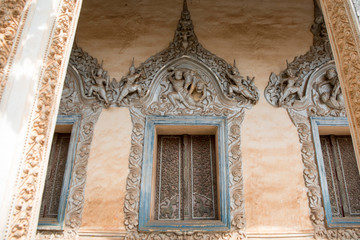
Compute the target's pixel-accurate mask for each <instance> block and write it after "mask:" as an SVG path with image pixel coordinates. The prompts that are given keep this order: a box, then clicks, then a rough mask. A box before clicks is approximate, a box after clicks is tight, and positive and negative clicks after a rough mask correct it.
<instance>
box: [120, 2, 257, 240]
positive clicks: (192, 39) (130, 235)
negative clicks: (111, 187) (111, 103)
mask: <svg viewBox="0 0 360 240" xmlns="http://www.w3.org/2000/svg"><path fill="white" fill-rule="evenodd" d="M125 78H128V79H131V80H130V83H131V84H129V85H128V86H129V87H128V89H132V90H131V91H128V90H126V87H124V88H123V90H122V91H120V92H121V93H120V96H122V97H120V98H118V101H117V104H118V105H124V106H129V107H130V113H131V118H132V122H133V131H132V138H131V144H132V147H131V150H130V152H131V153H130V158H129V170H130V171H129V175H128V179H127V184H126V197H125V208H124V211H125V226H126V229H127V236H126V238H127V239H153V238H159V239H229V238H237V239H243V238H246V235H245V233H244V230H245V208H244V194H243V178H242V162H241V152H240V134H241V123H242V121H243V119H244V114H245V108H250V107H251V106H252V105H254V104H256V102H257V101H258V99H259V93H258V90H257V88H256V87H255V85H254V81H253V79H251V78H250V77H243V76H241V75H240V73H239V70H238V69H237V68H236V66H235V64H234V65H233V66H231V65H230V64H228V63H226V62H225V61H224V60H223V59H220V58H218V57H217V56H215V55H213V54H212V53H210V52H209V51H207V50H206V49H204V48H203V47H202V46H201V44H200V43H199V42H198V40H197V37H196V35H195V33H194V29H193V25H192V21H191V18H190V13H189V11H188V9H187V5H186V1H184V7H183V11H182V13H181V18H180V20H179V23H178V27H177V30H176V32H175V37H174V40H173V42H172V43H170V46H169V47H168V48H167V49H165V50H163V51H161V52H160V53H158V54H156V55H155V56H152V57H150V58H149V59H148V60H146V61H145V62H144V63H142V64H141V65H140V66H139V67H138V68H136V69H132V70H131V69H130V72H129V74H128V76H126V77H125ZM126 81H129V80H126ZM120 83H121V81H120ZM120 86H121V85H120ZM124 86H125V85H124ZM124 89H125V90H124ZM124 92H125V94H123V93H124ZM149 115H162V116H164V115H167V116H168V115H171V116H190V115H191V116H226V117H227V122H228V142H229V153H228V155H229V172H230V196H231V230H230V231H229V232H225V233H211V232H172V233H171V232H169V233H161V232H149V233H146V232H139V231H138V230H137V226H138V221H139V219H138V214H139V199H140V180H141V167H142V159H143V156H142V153H143V142H144V131H145V119H146V116H149Z"/></svg>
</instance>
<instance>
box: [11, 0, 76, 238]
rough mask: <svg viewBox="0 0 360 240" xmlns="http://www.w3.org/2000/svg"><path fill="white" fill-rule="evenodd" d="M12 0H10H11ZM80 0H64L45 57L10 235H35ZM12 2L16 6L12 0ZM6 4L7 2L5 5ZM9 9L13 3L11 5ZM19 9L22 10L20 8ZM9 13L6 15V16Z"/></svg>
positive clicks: (12, 236) (28, 236) (27, 236)
mask: <svg viewBox="0 0 360 240" xmlns="http://www.w3.org/2000/svg"><path fill="white" fill-rule="evenodd" d="M9 3H10V2H9ZM77 3H78V2H77V1H63V2H62V5H61V6H60V7H59V9H60V11H59V13H58V16H57V19H56V25H55V28H54V35H53V38H52V40H51V41H50V45H49V52H48V55H47V57H46V58H47V59H46V60H45V63H46V64H45V66H46V68H45V69H44V76H43V78H42V79H40V82H39V88H38V89H39V90H38V93H37V95H36V101H35V103H34V110H33V112H32V120H31V127H30V130H29V132H28V136H27V140H26V145H25V149H24V159H23V162H22V168H21V170H20V172H19V178H18V181H17V190H16V193H15V194H16V195H15V196H14V201H13V203H12V205H13V207H12V208H13V209H14V210H13V212H12V214H11V216H9V219H8V226H7V231H6V232H5V234H6V235H5V236H7V238H9V239H30V238H31V236H33V235H34V231H35V229H36V224H35V223H36V222H37V220H36V219H37V218H38V215H37V214H34V213H35V212H36V211H35V210H34V209H36V207H34V206H37V205H38V203H39V202H40V200H41V199H40V198H39V196H40V195H41V194H39V190H40V183H41V179H42V177H43V175H44V174H43V172H44V171H43V170H42V168H43V166H44V164H43V162H44V161H46V160H45V156H46V152H47V151H48V149H47V146H48V142H49V128H50V124H49V122H50V119H51V118H52V117H53V115H54V114H56V113H54V112H55V111H54V108H55V105H56V104H55V103H56V99H57V95H58V89H59V88H60V86H59V85H60V84H59V82H58V76H60V75H61V73H62V72H61V69H62V67H63V63H64V60H63V59H64V57H65V53H66V51H65V46H66V45H67V44H69V41H70V39H71V34H72V33H73V32H72V28H71V26H73V22H72V21H73V19H74V15H76V13H77V11H76V10H77V7H78V5H77ZM10 4H13V6H17V4H15V3H14V2H11V3H10ZM6 6H7V4H5V7H6ZM10 9H12V8H11V6H10ZM16 11H21V9H17V10H16ZM7 16H8V15H5V19H6V17H7Z"/></svg>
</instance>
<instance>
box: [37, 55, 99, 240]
mask: <svg viewBox="0 0 360 240" xmlns="http://www.w3.org/2000/svg"><path fill="white" fill-rule="evenodd" d="M73 53H74V51H73V52H72V57H73ZM84 56H86V57H85V58H78V59H77V61H78V62H82V61H80V59H81V60H85V59H89V58H88V57H87V56H88V55H86V54H84V55H83V57H84ZM94 61H95V60H94ZM85 66H86V65H85ZM84 74H89V73H86V71H84ZM84 81H85V80H84V77H83V76H81V75H80V74H79V71H78V70H77V69H76V68H75V67H73V66H72V64H70V65H69V66H68V71H67V74H66V77H65V82H64V88H63V92H62V96H61V102H60V107H59V114H61V115H75V114H77V115H79V114H81V124H80V136H79V138H78V146H77V150H76V156H75V161H74V165H73V167H72V169H73V171H72V176H71V184H70V191H69V195H68V200H67V201H68V202H67V207H66V212H65V227H64V230H63V231H58V232H55V233H54V231H43V230H40V231H38V234H37V239H48V238H49V239H73V238H74V236H77V230H78V229H79V228H80V225H81V214H82V209H83V206H84V201H85V197H84V194H85V181H86V167H87V160H88V158H89V153H90V145H91V140H92V136H93V133H94V127H95V124H96V121H97V119H98V117H99V115H100V112H101V109H102V108H101V107H100V105H99V103H98V101H97V99H88V98H87V97H86V96H85V95H82V94H81V92H82V91H81V88H82V87H83V85H82V84H83V82H84Z"/></svg>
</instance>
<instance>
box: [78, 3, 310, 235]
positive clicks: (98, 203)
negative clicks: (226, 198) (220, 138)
mask: <svg viewBox="0 0 360 240" xmlns="http://www.w3.org/2000/svg"><path fill="white" fill-rule="evenodd" d="M188 6H189V9H190V12H191V15H192V20H193V23H194V25H195V32H196V34H197V36H198V39H199V41H200V43H202V45H203V46H204V47H205V48H207V49H208V50H210V51H211V52H213V53H215V54H216V55H218V56H219V57H222V58H224V59H225V60H226V61H228V62H232V61H233V59H236V62H237V66H238V68H239V70H240V72H241V73H242V75H249V76H255V84H256V85H257V86H258V87H259V90H260V93H261V98H260V101H259V103H258V104H257V105H256V106H255V107H254V108H253V109H251V110H248V111H247V112H246V117H245V120H244V123H243V126H242V145H241V149H242V158H243V164H244V181H245V201H246V202H245V204H246V221H247V231H248V232H249V233H301V232H311V231H312V225H311V223H310V219H309V208H308V201H307V197H306V191H305V186H304V181H303V177H302V162H301V156H300V144H299V141H298V135H297V132H296V129H295V127H294V126H293V124H292V122H291V121H290V119H289V117H288V115H287V113H286V111H285V110H284V109H276V108H273V107H272V106H270V105H269V104H268V103H267V102H266V100H265V99H264V96H263V92H264V88H265V86H266V85H267V82H268V77H269V75H270V73H271V72H272V71H273V72H275V73H279V72H280V71H281V70H283V69H285V68H286V62H285V61H286V59H288V60H289V61H292V59H293V58H294V57H295V56H297V55H300V54H304V53H306V52H307V51H308V50H309V48H310V46H311V45H312V34H311V32H310V27H311V24H312V22H313V1H312V0H302V1H299V0H233V1H230V0H222V1H218V0H208V1H201V0H189V1H188ZM181 8H182V1H180V0H176V1H168V0H138V1H130V0H108V1H98V0H85V1H84V3H83V8H82V12H81V16H80V22H79V25H78V31H77V37H76V38H77V44H78V45H79V46H80V47H82V48H83V49H84V50H85V51H87V52H89V53H90V54H91V55H92V56H94V57H96V58H98V59H99V60H104V68H105V69H106V70H108V72H109V73H110V75H111V77H115V78H116V79H118V80H119V79H120V78H121V77H122V76H124V75H125V74H126V73H127V71H128V68H129V66H130V64H131V60H132V57H135V64H136V65H139V64H140V63H141V62H143V61H145V60H146V59H147V58H148V57H150V56H152V55H154V54H156V53H157V52H159V51H161V50H162V49H164V48H166V47H167V46H168V44H169V43H170V41H172V38H173V35H174V32H175V28H176V26H177V21H178V19H179V16H180V12H181ZM130 134H131V121H130V115H129V113H128V111H127V110H126V109H119V108H110V109H108V110H105V111H103V113H102V114H101V116H100V119H99V121H98V123H97V125H96V128H95V136H94V141H93V143H92V148H91V153H90V159H89V165H88V180H87V185H86V202H85V208H84V213H83V224H82V229H97V230H101V231H122V230H123V229H124V225H123V223H124V219H123V216H124V214H123V203H124V193H125V183H126V176H127V169H128V163H127V161H128V155H129V151H130Z"/></svg>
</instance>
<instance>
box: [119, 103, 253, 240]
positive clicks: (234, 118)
mask: <svg viewBox="0 0 360 240" xmlns="http://www.w3.org/2000/svg"><path fill="white" fill-rule="evenodd" d="M130 111H131V118H132V121H133V131H132V137H131V150H130V158H129V170H130V171H129V175H128V179H127V183H126V196H125V207H124V211H125V226H126V229H127V231H128V232H127V236H126V238H127V239H154V238H159V239H232V238H236V239H244V238H246V235H245V233H244V230H245V206H244V194H243V190H244V189H243V178H242V162H241V152H240V134H241V131H240V129H241V127H240V125H241V123H242V121H243V118H244V109H239V110H238V112H236V111H232V112H231V113H229V115H226V116H228V136H229V138H228V144H229V153H228V154H229V173H230V196H231V219H232V221H231V225H232V228H231V231H230V232H227V233H205V232H198V233H196V232H195V233H189V232H188V233H186V232H185V233H180V232H176V233H158V232H154V233H142V232H138V231H137V225H138V213H139V199H140V180H141V166H142V159H143V156H142V153H143V141H144V129H145V117H146V115H145V114H143V113H142V112H141V109H139V108H136V107H131V108H130ZM164 114H166V115H178V114H176V113H175V114H173V112H172V111H169V112H165V113H164ZM219 114H220V115H222V113H221V112H219ZM181 115H191V114H186V113H185V114H181ZM199 115H200V114H199ZM201 115H215V114H201Z"/></svg>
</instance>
